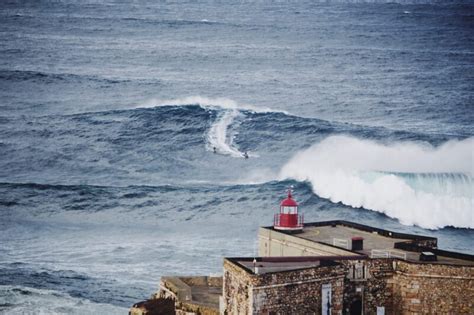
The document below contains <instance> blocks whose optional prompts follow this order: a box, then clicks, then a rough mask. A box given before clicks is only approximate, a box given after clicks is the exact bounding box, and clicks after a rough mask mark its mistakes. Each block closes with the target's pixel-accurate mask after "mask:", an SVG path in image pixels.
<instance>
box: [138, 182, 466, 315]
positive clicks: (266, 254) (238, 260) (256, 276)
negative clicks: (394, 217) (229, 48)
mask: <svg viewBox="0 0 474 315" xmlns="http://www.w3.org/2000/svg"><path fill="white" fill-rule="evenodd" d="M258 240H259V256H260V257H255V258H254V257H232V258H224V273H223V276H222V277H205V276H202V277H163V278H162V280H161V283H160V290H159V291H158V292H157V293H156V294H155V295H153V296H152V298H151V299H150V300H147V301H143V302H139V303H137V304H135V305H133V307H132V308H131V309H130V314H131V315H138V314H140V315H141V314H149V315H151V314H180V315H181V314H182V315H184V314H186V315H190V314H203V315H206V314H209V315H210V314H229V315H230V314H268V315H271V314H324V315H326V314H328V315H339V314H350V315H353V314H354V315H362V314H364V315H370V314H374V315H391V314H394V315H396V314H474V256H473V255H468V254H462V253H456V252H450V251H445V250H441V249H438V247H437V239H436V238H433V237H427V236H420V235H411V234H402V233H397V232H392V231H387V230H384V229H379V228H375V227H370V226H366V225H362V224H357V223H353V222H348V221H341V220H335V221H326V222H312V223H304V222H303V216H302V215H301V214H299V213H298V204H297V203H296V201H295V200H294V199H293V198H292V196H291V191H289V193H288V197H287V198H286V199H284V200H283V201H282V202H281V205H280V212H279V213H278V214H276V215H275V218H274V225H273V226H271V227H261V228H260V229H259V233H258Z"/></svg>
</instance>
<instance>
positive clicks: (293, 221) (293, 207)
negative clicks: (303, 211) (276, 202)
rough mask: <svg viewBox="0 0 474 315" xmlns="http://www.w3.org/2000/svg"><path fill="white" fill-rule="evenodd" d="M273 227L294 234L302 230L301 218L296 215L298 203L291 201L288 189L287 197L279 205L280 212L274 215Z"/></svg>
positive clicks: (291, 197)
mask: <svg viewBox="0 0 474 315" xmlns="http://www.w3.org/2000/svg"><path fill="white" fill-rule="evenodd" d="M273 227H274V228H275V229H277V230H285V231H287V232H295V233H296V232H298V231H301V230H303V216H302V215H300V214H298V203H297V202H296V201H295V200H294V199H293V196H292V195H291V189H288V196H287V197H286V199H283V200H282V202H281V203H280V212H279V213H277V214H275V217H274V219H273Z"/></svg>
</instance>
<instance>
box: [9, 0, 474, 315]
mask: <svg viewBox="0 0 474 315" xmlns="http://www.w3.org/2000/svg"><path fill="white" fill-rule="evenodd" d="M472 12H474V6H473V5H472V4H471V3H469V2H449V3H446V2H443V3H437V2H429V1H423V3H419V1H413V2H409V1H401V2H400V3H392V2H390V3H388V2H387V3H384V2H381V1H374V2H373V3H360V2H356V1H348V2H344V1H338V2H332V3H314V2H298V3H273V2H258V3H247V2H245V3H244V2H242V3H233V2H232V3H214V2H203V3H194V2H190V3H188V2H180V3H169V4H164V3H160V4H157V3H154V2H146V1H143V2H132V3H127V2H113V1H110V2H108V1H103V2H102V1H100V2H99V1H88V2H80V3H77V2H75V1H55V2H48V1H39V2H29V1H3V2H1V3H0V39H1V40H0V56H1V58H0V312H1V313H5V314H23V313H28V312H33V313H45V314H52V313H67V314H70V313H76V314H84V313H97V312H101V313H102V314H104V313H105V314H107V313H110V314H119V313H122V314H126V312H127V308H128V307H129V306H130V305H131V304H133V303H134V302H136V301H138V300H142V299H145V298H147V297H148V296H149V295H150V294H151V293H152V292H153V291H154V290H155V289H156V288H157V283H158V281H159V278H160V276H162V275H165V274H168V275H169V274H185V275H191V274H219V273H220V272H221V269H222V267H221V264H222V257H224V256H248V255H250V256H251V255H254V254H255V253H256V233H257V228H258V227H259V226H261V225H270V224H272V218H273V213H274V212H276V211H277V210H278V203H279V201H280V200H281V198H283V197H284V194H285V190H286V189H287V188H288V187H289V186H291V185H293V186H294V195H295V197H296V199H297V200H298V201H299V202H300V205H301V207H300V209H301V211H303V213H304V215H305V219H306V220H307V221H316V220H328V219H345V220H350V221H356V222H361V223H364V224H368V225H373V226H377V227H382V228H386V229H392V230H399V231H403V232H407V233H415V234H424V235H431V236H435V237H437V238H438V239H439V245H440V247H442V248H445V249H449V250H455V251H461V252H467V253H472V252H473V250H474V245H473V242H472V239H473V236H474V233H473V229H474V218H473V213H474V211H473V210H474V206H473V205H474V197H473V191H474V189H473V188H474V184H473V174H474V162H473V150H474V126H473V121H474V107H473V106H474V104H473V97H474V92H473V84H472V82H474V75H473V74H474V41H473V34H474V15H473V13H472ZM214 148H216V153H213V149H214ZM244 152H248V154H249V156H250V157H249V159H243V158H242V154H243V153H244Z"/></svg>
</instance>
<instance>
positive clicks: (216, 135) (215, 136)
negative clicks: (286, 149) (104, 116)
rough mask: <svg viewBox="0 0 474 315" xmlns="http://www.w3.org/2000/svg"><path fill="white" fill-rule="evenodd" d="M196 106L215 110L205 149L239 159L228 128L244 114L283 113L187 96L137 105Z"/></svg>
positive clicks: (221, 100)
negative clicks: (215, 113)
mask: <svg viewBox="0 0 474 315" xmlns="http://www.w3.org/2000/svg"><path fill="white" fill-rule="evenodd" d="M189 105H198V106H200V107H202V108H203V109H206V110H216V111H217V112H218V114H217V119H216V120H215V121H214V123H213V124H212V126H211V127H210V128H209V132H208V134H207V144H206V149H207V150H208V151H213V150H214V148H215V149H216V152H217V153H219V154H224V155H229V156H232V157H238V158H241V157H242V156H243V154H244V152H242V151H240V150H239V149H238V148H237V147H236V146H235V144H234V137H235V135H236V133H235V132H234V133H232V132H229V129H230V127H231V126H232V125H233V124H234V123H235V120H236V118H241V119H244V118H245V115H246V112H252V113H273V112H281V113H285V114H288V113H287V112H285V111H280V110H273V109H270V108H267V107H258V106H253V105H249V104H241V103H238V102H236V101H234V100H231V99H228V98H208V97H203V96H189V97H184V98H177V99H172V100H157V99H151V100H148V101H146V102H144V103H141V104H139V105H138V107H159V106H189ZM249 155H250V156H253V157H257V156H258V154H256V153H250V154H249Z"/></svg>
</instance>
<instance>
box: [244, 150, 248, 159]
mask: <svg viewBox="0 0 474 315" xmlns="http://www.w3.org/2000/svg"><path fill="white" fill-rule="evenodd" d="M243 156H244V159H248V158H249V154H248V153H247V151H245V152H244V154H243Z"/></svg>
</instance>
